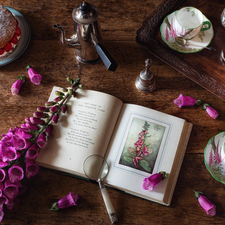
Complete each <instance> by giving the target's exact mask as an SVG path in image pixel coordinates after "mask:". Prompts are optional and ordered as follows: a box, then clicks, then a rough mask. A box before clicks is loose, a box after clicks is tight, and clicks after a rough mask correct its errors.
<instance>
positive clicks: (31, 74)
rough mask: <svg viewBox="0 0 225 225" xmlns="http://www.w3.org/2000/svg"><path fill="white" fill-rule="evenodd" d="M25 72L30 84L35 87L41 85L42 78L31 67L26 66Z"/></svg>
mask: <svg viewBox="0 0 225 225" xmlns="http://www.w3.org/2000/svg"><path fill="white" fill-rule="evenodd" d="M27 72H28V75H29V78H30V80H31V82H32V83H34V84H35V85H39V84H40V83H41V80H42V76H41V75H40V74H38V72H37V71H36V70H34V69H33V68H32V66H30V65H27Z"/></svg>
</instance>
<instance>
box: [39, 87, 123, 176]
mask: <svg viewBox="0 0 225 225" xmlns="http://www.w3.org/2000/svg"><path fill="white" fill-rule="evenodd" d="M57 89H58V88H57V87H54V88H53V91H52V94H51V96H50V99H49V100H53V99H54V98H55V97H56V96H55V95H54V93H55V91H56V90H57ZM122 104H123V103H122V101H121V100H119V99H117V98H115V97H113V96H111V95H108V94H104V93H101V92H96V91H89V90H88V91H87V90H83V89H79V90H78V91H77V96H76V98H73V97H71V99H70V100H69V101H68V112H67V113H65V115H64V114H63V113H61V115H62V116H61V117H60V120H59V122H58V124H56V125H54V128H53V135H52V136H51V137H50V138H49V140H48V141H47V144H46V146H45V147H44V148H43V149H41V151H40V153H39V156H38V158H37V160H36V162H37V163H38V164H40V165H43V166H45V167H48V168H52V169H56V170H59V171H63V172H68V173H72V174H77V175H81V174H83V162H84V160H85V159H86V158H87V157H88V156H90V155H92V154H98V155H101V156H104V155H105V151H106V149H107V146H108V144H109V141H110V138H111V135H112V132H113V129H114V127H115V124H116V121H117V119H118V115H119V112H120V110H121V107H122Z"/></svg>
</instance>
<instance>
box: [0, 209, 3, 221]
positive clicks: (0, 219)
mask: <svg viewBox="0 0 225 225" xmlns="http://www.w3.org/2000/svg"><path fill="white" fill-rule="evenodd" d="M3 217H4V212H3V211H2V209H0V222H2V219H3Z"/></svg>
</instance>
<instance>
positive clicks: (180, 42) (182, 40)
mask: <svg viewBox="0 0 225 225" xmlns="http://www.w3.org/2000/svg"><path fill="white" fill-rule="evenodd" d="M175 41H176V42H177V44H178V45H182V46H185V45H186V43H187V40H185V39H184V38H183V37H180V36H177V37H175ZM199 47H202V48H205V49H208V50H210V51H216V49H215V48H213V47H204V46H199Z"/></svg>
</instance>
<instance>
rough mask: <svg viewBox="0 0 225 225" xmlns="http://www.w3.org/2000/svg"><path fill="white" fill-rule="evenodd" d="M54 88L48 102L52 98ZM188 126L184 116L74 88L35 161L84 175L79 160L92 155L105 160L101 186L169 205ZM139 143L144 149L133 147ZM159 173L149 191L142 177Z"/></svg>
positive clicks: (187, 135) (187, 136)
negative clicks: (106, 168)
mask: <svg viewBox="0 0 225 225" xmlns="http://www.w3.org/2000/svg"><path fill="white" fill-rule="evenodd" d="M58 89H59V88H58V87H54V88H53V91H52V93H51V95H50V98H49V100H53V99H54V98H55V95H54V93H55V91H56V90H58ZM191 127H192V125H191V124H189V123H187V122H186V121H185V120H183V119H180V118H177V117H174V116H170V115H168V114H165V113H161V112H158V111H155V110H152V109H149V108H145V107H141V106H138V105H133V104H123V102H122V101H121V100H119V99H118V98H115V97H113V96H111V95H108V94H104V93H101V92H96V91H90V90H78V94H77V97H76V98H74V99H73V98H72V99H71V100H70V101H69V102H68V113H67V114H66V115H62V117H61V118H60V121H59V123H58V124H57V125H56V126H54V132H53V135H52V136H51V137H50V138H49V140H48V141H47V144H46V146H45V147H44V148H43V149H41V151H40V153H39V156H38V158H37V160H36V162H37V163H38V164H39V165H42V166H44V167H47V168H51V169H55V170H58V171H62V172H66V173H69V174H72V175H77V176H81V177H85V175H84V172H83V162H84V161H85V159H86V158H87V157H88V156H90V155H93V154H97V155H101V156H103V157H105V159H106V160H107V162H108V164H109V173H108V175H107V177H106V178H105V182H106V184H108V185H109V186H112V187H115V188H117V189H120V190H123V191H126V192H128V193H130V194H133V195H136V196H139V197H142V198H145V199H148V200H152V201H155V202H158V203H161V204H164V205H169V204H170V202H171V199H172V195H173V192H174V188H175V184H176V181H177V177H178V174H179V171H180V167H181V163H182V161H183V156H184V153H185V150H186V146H187V142H188V139H189V136H190V132H191ZM140 141H142V142H141V143H142V146H145V147H144V148H139V147H138V146H139V145H138V144H140ZM160 171H165V172H166V173H167V176H168V177H167V178H166V179H164V180H163V181H162V182H160V183H159V184H158V185H157V187H155V188H154V190H153V191H146V190H144V189H143V188H142V183H143V179H144V178H145V177H149V176H150V175H151V174H154V173H157V172H160Z"/></svg>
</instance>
